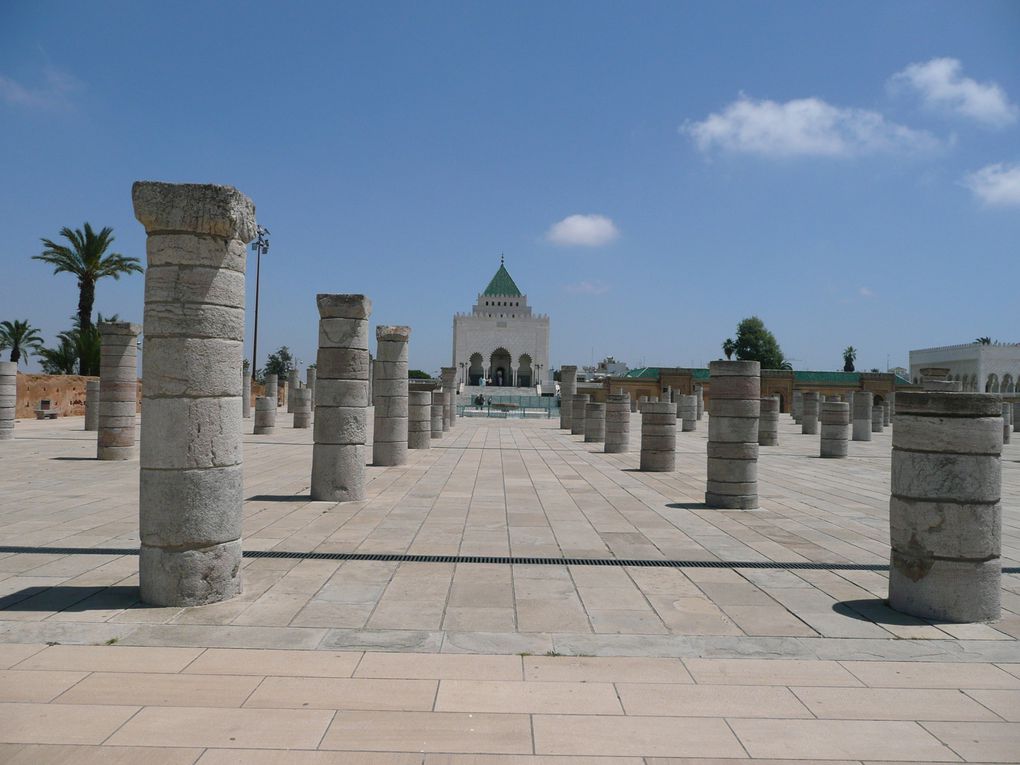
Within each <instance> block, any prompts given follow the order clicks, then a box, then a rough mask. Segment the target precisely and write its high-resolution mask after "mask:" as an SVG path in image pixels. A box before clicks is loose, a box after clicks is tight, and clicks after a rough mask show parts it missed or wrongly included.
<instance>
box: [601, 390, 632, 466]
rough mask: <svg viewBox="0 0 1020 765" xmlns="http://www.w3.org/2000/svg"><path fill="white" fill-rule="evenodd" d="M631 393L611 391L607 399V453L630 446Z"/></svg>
mask: <svg viewBox="0 0 1020 765" xmlns="http://www.w3.org/2000/svg"><path fill="white" fill-rule="evenodd" d="M630 404H631V400H630V394H628V393H611V394H609V397H608V398H607V400H606V449H605V451H606V454H620V453H621V452H625V451H627V450H628V448H629V447H630V412H631V410H630Z"/></svg>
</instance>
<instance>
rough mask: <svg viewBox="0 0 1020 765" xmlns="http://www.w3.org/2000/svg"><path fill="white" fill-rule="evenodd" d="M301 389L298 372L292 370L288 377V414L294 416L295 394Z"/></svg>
mask: <svg viewBox="0 0 1020 765" xmlns="http://www.w3.org/2000/svg"><path fill="white" fill-rule="evenodd" d="M300 387H301V382H300V379H299V378H298V371H297V370H296V369H292V370H290V373H289V374H288V375H287V413H288V414H292V413H293V412H294V393H295V391H297V390H298V388H300Z"/></svg>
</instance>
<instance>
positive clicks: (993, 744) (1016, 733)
mask: <svg viewBox="0 0 1020 765" xmlns="http://www.w3.org/2000/svg"><path fill="white" fill-rule="evenodd" d="M923 725H924V727H925V728H927V729H928V730H929V731H930V732H931V733H932V734H934V735H935V736H937V737H938V738H939V740H940V741H942V742H944V743H945V744H946V745H947V746H950V747H952V749H953V751H955V752H957V753H958V754H959V755H960V756H961V757H963V759H964V760H966V761H967V762H977V761H980V760H985V761H988V762H1020V723H1005V722H1001V723H999V722H926V723H923ZM882 756H883V757H888V756H889V755H888V753H883V755H882Z"/></svg>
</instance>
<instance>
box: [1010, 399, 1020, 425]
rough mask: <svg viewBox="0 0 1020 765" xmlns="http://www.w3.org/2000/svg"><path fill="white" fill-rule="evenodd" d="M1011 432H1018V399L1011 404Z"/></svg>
mask: <svg viewBox="0 0 1020 765" xmlns="http://www.w3.org/2000/svg"><path fill="white" fill-rule="evenodd" d="M1011 416H1012V418H1013V432H1014V433H1020V401H1017V402H1016V403H1014V404H1013V414H1012V415H1011Z"/></svg>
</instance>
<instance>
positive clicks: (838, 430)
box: [818, 394, 871, 457]
mask: <svg viewBox="0 0 1020 765" xmlns="http://www.w3.org/2000/svg"><path fill="white" fill-rule="evenodd" d="M858 395H860V394H858ZM819 419H820V420H821V426H822V427H821V430H822V438H821V445H820V446H819V452H818V454H819V456H821V457H845V456H846V455H847V452H848V450H849V440H850V404H848V403H846V402H845V401H826V402H825V403H824V404H822V411H821V414H820V415H819ZM868 436H869V438H868V440H869V441H870V440H871V439H870V436H871V432H870V431H869V432H868Z"/></svg>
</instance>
